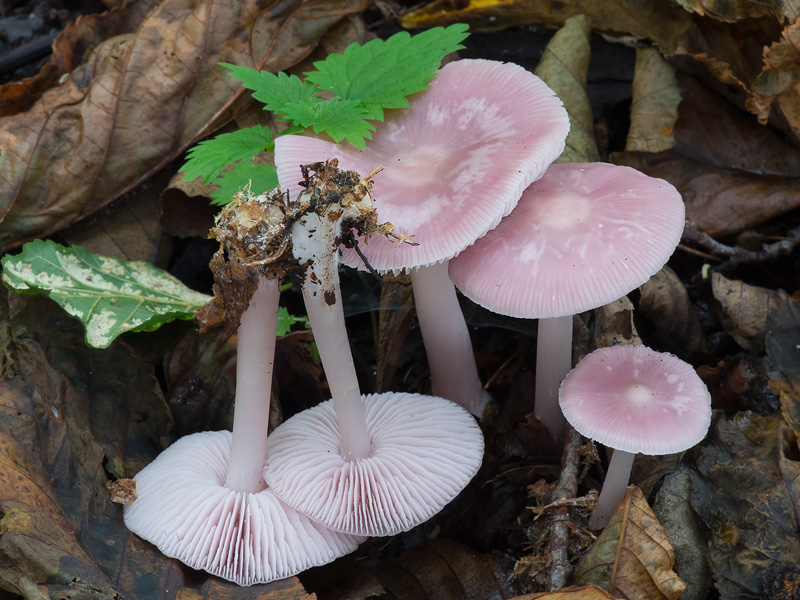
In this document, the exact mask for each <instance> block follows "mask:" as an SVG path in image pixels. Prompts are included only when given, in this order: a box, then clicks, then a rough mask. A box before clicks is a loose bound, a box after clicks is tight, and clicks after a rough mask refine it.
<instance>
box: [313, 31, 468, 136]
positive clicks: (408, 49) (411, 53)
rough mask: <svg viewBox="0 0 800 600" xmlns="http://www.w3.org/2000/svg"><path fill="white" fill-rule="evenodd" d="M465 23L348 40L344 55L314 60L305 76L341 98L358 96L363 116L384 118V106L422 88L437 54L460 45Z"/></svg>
mask: <svg viewBox="0 0 800 600" xmlns="http://www.w3.org/2000/svg"><path fill="white" fill-rule="evenodd" d="M467 29H468V26H467V25H466V24H464V23H456V24H455V25H450V26H449V27H446V28H445V27H435V28H433V29H429V30H427V31H424V32H422V33H420V34H417V35H415V36H413V37H412V36H411V35H409V33H408V32H405V31H402V32H400V33H397V34H395V35H393V36H392V37H390V38H389V39H388V40H386V41H383V40H372V41H371V42H367V43H366V44H364V45H358V44H350V45H349V46H348V47H347V48H346V49H345V51H344V53H343V54H331V55H330V56H328V57H327V58H326V59H325V60H322V61H318V62H315V63H314V68H316V69H317V70H316V71H311V72H309V73H305V75H306V81H310V82H311V83H313V84H316V85H318V86H319V87H320V88H322V89H324V90H327V91H329V92H332V93H333V94H335V95H336V96H338V97H339V98H342V99H343V100H357V101H358V102H359V103H360V104H361V105H362V106H363V107H364V108H365V109H366V110H367V113H368V116H367V118H368V119H377V120H379V121H382V120H383V109H384V108H405V107H407V106H408V99H407V96H410V95H411V94H414V93H416V92H419V91H422V90H424V89H426V88H427V87H429V86H428V84H429V82H430V81H431V79H433V77H434V75H435V74H436V70H437V69H438V68H439V66H440V65H441V62H442V58H444V56H445V55H446V54H449V53H450V52H455V51H456V50H460V49H462V48H464V46H463V45H462V44H461V42H463V41H464V39H465V38H466V37H467V36H468V35H469V33H468V32H467Z"/></svg>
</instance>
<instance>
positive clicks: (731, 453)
mask: <svg viewBox="0 0 800 600" xmlns="http://www.w3.org/2000/svg"><path fill="white" fill-rule="evenodd" d="M709 442H710V443H709ZM796 455H797V438H796V437H795V436H794V434H793V433H792V432H791V430H790V429H789V428H788V427H787V426H786V425H785V424H784V423H783V421H782V420H781V419H780V417H775V416H765V417H762V416H759V415H755V414H752V413H746V412H740V413H738V414H736V415H734V416H733V417H731V418H730V419H727V418H723V419H720V420H719V421H718V422H717V423H716V425H715V426H714V427H712V431H711V432H710V434H709V440H708V442H707V443H706V444H704V445H703V448H702V449H701V453H700V457H699V459H698V460H697V471H696V472H693V473H692V496H691V500H692V507H693V508H694V510H695V512H697V514H698V515H699V516H700V518H701V519H702V520H703V522H704V523H705V525H706V527H708V529H709V530H710V533H711V540H710V543H709V558H710V566H711V571H712V574H713V576H714V584H715V586H716V588H717V591H718V592H719V594H720V597H721V598H723V599H725V600H727V599H732V598H759V597H760V591H761V589H760V588H761V577H762V575H763V574H764V572H765V571H766V570H767V569H768V568H769V567H771V566H773V565H776V564H779V563H787V564H795V565H796V564H800V538H798V536H797V515H798V513H800V501H799V500H798V499H800V462H798V461H797V460H795V458H796ZM791 457H795V458H791Z"/></svg>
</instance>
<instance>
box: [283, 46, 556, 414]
mask: <svg viewBox="0 0 800 600" xmlns="http://www.w3.org/2000/svg"><path fill="white" fill-rule="evenodd" d="M568 129H569V120H568V117H567V113H566V111H565V110H564V108H563V106H562V105H561V102H560V101H559V100H558V98H556V97H555V95H554V94H553V92H552V90H550V88H548V87H547V86H546V85H545V84H544V83H543V82H542V81H541V80H540V79H539V78H538V77H536V76H535V75H533V74H531V73H529V72H528V71H526V70H525V69H523V68H522V67H519V66H517V65H513V64H504V63H499V62H494V61H487V60H461V61H457V62H453V63H449V64H447V65H445V66H444V67H443V68H442V70H441V71H440V72H439V74H438V75H437V77H436V78H435V79H434V80H433V81H432V83H431V87H430V88H429V89H427V90H425V91H423V92H420V93H418V94H416V95H414V96H412V97H411V98H410V107H409V108H407V109H402V110H397V111H387V116H386V120H385V121H384V122H383V123H378V124H377V125H376V131H375V132H374V134H373V139H372V140H371V141H368V142H367V144H366V149H365V150H364V151H359V150H357V149H355V148H353V147H352V146H350V145H348V144H338V145H337V144H333V143H332V142H329V141H325V140H320V139H316V138H312V137H304V136H284V137H280V138H278V139H277V140H276V143H275V162H276V165H277V167H278V179H279V181H280V182H281V186H282V187H284V188H285V189H289V190H290V193H291V195H292V197H296V196H297V195H298V194H299V192H300V189H299V188H298V187H297V181H298V179H299V177H298V166H299V165H300V164H306V163H309V162H312V161H322V160H326V159H329V158H334V157H335V158H338V159H339V161H340V166H341V167H342V168H345V169H348V170H352V171H357V172H359V173H369V172H371V171H372V170H373V169H375V168H376V167H378V166H382V167H383V172H382V173H381V174H380V177H376V179H375V182H374V196H375V198H377V202H376V209H377V211H378V216H379V218H380V220H381V221H390V222H391V223H393V224H394V225H395V227H396V228H397V229H396V231H398V232H400V233H402V234H406V235H413V236H414V237H413V238H412V239H413V241H415V242H417V243H418V244H419V245H418V246H409V245H402V246H399V247H398V246H397V245H396V244H392V243H391V242H389V241H387V240H384V239H374V240H370V241H369V244H363V243H362V244H361V245H360V249H361V251H362V252H363V253H364V254H365V255H366V257H367V259H368V260H369V262H370V264H371V265H372V267H374V268H375V269H376V270H378V271H380V272H387V271H394V272H399V271H401V270H403V269H408V270H410V271H411V278H412V282H413V285H414V298H415V303H416V307H417V314H418V317H419V321H420V328H421V330H422V335H423V339H424V343H425V349H426V352H427V355H428V361H429V363H430V368H431V377H432V383H433V392H434V393H435V394H437V395H438V396H443V397H445V398H448V399H451V400H453V401H455V402H457V403H459V404H461V405H462V406H464V407H465V408H466V409H467V410H469V411H470V412H471V413H472V414H474V415H476V416H481V414H482V412H483V407H484V406H485V404H486V402H487V399H488V397H487V395H486V394H485V392H484V390H483V388H482V386H481V384H480V380H479V378H478V373H477V369H476V367H475V359H474V356H473V353H472V346H471V343H470V338H469V332H468V330H467V327H466V323H465V322H464V318H463V315H462V314H461V310H460V308H459V305H458V301H457V298H456V294H455V289H454V288H453V285H452V282H451V281H450V279H449V278H448V276H447V261H448V260H449V259H450V258H452V257H453V256H455V255H456V254H458V253H459V252H460V251H461V250H463V249H464V248H466V247H467V246H468V245H469V244H471V243H472V242H474V241H475V240H476V239H477V238H479V237H480V236H482V235H484V234H485V233H486V232H487V231H489V230H490V229H491V228H493V227H495V226H496V225H497V223H498V222H499V221H500V219H501V218H502V217H503V216H505V215H507V214H508V213H509V212H510V211H511V210H512V209H513V208H514V205H515V204H516V202H517V200H518V199H519V196H520V194H521V193H522V191H523V190H524V189H525V188H526V187H527V186H528V185H529V184H530V183H531V182H532V181H535V180H536V179H538V178H539V177H540V176H541V175H542V173H543V172H544V170H545V169H546V168H547V166H548V165H549V164H550V163H551V162H552V161H553V160H554V159H555V158H556V157H557V156H558V155H559V154H560V153H561V151H562V150H563V148H564V141H565V138H566V134H567V130H568ZM342 261H343V262H344V263H345V264H348V265H350V266H356V267H362V268H363V263H362V260H361V258H360V257H359V256H358V255H357V254H356V252H355V251H354V250H347V249H345V250H343V253H342Z"/></svg>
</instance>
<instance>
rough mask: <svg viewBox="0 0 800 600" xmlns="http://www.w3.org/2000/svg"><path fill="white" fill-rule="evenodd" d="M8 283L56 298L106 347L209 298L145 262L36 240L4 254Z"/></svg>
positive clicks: (183, 315) (189, 313)
mask: <svg viewBox="0 0 800 600" xmlns="http://www.w3.org/2000/svg"><path fill="white" fill-rule="evenodd" d="M0 262H2V265H3V283H5V285H6V286H7V287H9V288H11V289H14V290H16V291H18V292H24V293H30V294H42V295H45V296H48V297H49V298H51V299H53V300H55V301H56V302H57V303H58V304H59V305H60V306H61V307H62V308H63V309H64V310H65V311H67V313H68V314H70V315H71V316H73V317H75V318H76V319H78V320H79V321H81V322H82V323H83V324H84V326H85V327H86V343H87V344H88V345H89V346H93V347H95V348H106V347H108V345H109V344H111V342H113V341H114V339H115V338H116V337H117V336H118V335H120V334H121V333H124V332H126V331H152V330H154V329H157V328H158V327H160V326H161V325H163V324H164V323H168V322H170V321H174V320H175V319H191V318H192V317H193V316H194V311H195V309H197V308H199V307H201V306H202V305H203V304H205V303H206V302H208V301H209V300H210V297H209V296H206V295H205V294H201V293H199V292H195V291H194V290H191V289H189V288H187V287H186V286H184V285H183V284H182V283H181V282H180V281H178V280H177V279H175V278H174V277H173V276H172V275H170V274H169V273H167V272H165V271H162V270H161V269H159V268H157V267H154V266H153V265H151V264H150V263H147V262H144V261H122V260H119V259H117V258H113V257H109V256H102V255H100V254H92V253H90V252H87V251H86V250H84V249H83V248H81V247H80V246H74V247H71V248H67V247H65V246H61V245H59V244H56V243H55V242H52V241H49V240H47V241H45V240H34V241H33V242H29V243H27V244H25V246H23V250H22V252H21V253H20V254H17V255H15V256H8V255H6V256H4V257H3V259H2V261H0Z"/></svg>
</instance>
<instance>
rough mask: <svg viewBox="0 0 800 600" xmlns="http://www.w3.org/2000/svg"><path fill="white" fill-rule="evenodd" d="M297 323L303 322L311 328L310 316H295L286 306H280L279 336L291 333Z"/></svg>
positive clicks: (306, 326) (307, 327)
mask: <svg viewBox="0 0 800 600" xmlns="http://www.w3.org/2000/svg"><path fill="white" fill-rule="evenodd" d="M296 323H302V324H303V326H304V327H305V328H306V329H310V328H311V324H310V323H309V320H308V317H295V316H294V315H293V314H291V313H290V312H289V309H288V308H286V307H285V306H279V307H278V334H277V335H278V337H281V336H283V335H286V334H287V333H289V332H290V331H291V330H292V325H295V324H296Z"/></svg>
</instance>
